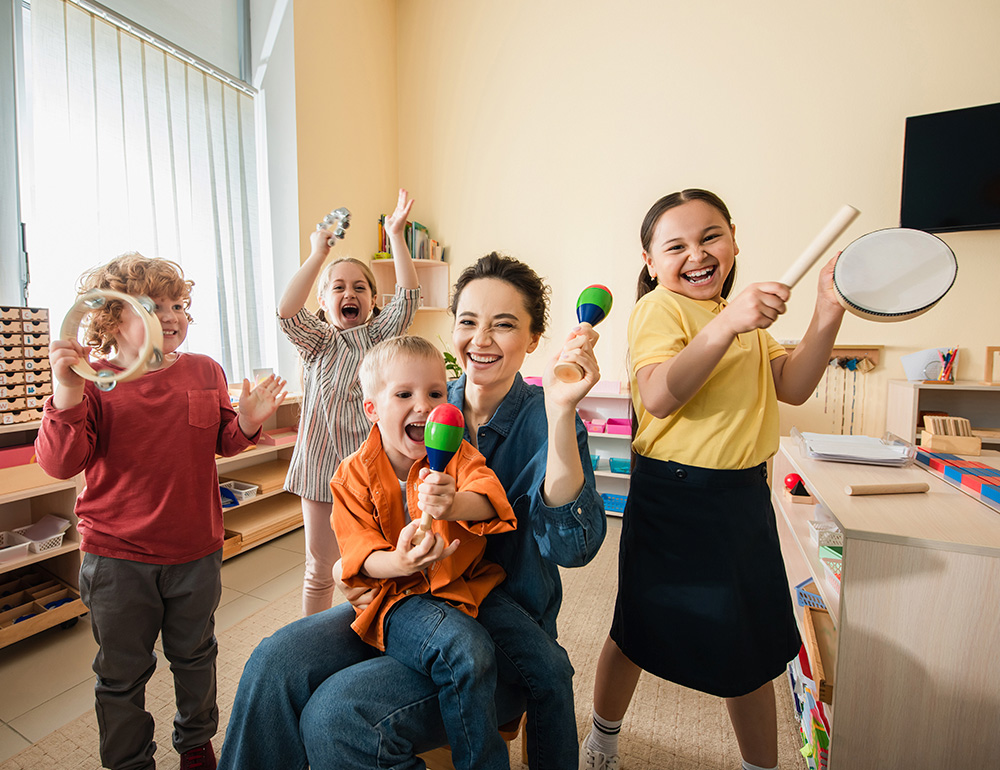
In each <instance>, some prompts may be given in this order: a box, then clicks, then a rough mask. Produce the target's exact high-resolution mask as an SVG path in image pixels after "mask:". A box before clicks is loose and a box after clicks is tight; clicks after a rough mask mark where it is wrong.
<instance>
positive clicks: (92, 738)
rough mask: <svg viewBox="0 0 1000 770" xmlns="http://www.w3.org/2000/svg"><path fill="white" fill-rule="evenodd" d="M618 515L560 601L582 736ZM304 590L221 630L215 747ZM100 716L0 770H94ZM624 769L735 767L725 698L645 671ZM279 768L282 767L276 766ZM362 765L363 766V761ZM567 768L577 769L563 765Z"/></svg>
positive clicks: (782, 697)
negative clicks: (261, 649)
mask: <svg viewBox="0 0 1000 770" xmlns="http://www.w3.org/2000/svg"><path fill="white" fill-rule="evenodd" d="M620 531H621V522H620V520H619V519H609V527H608V538H607V541H606V543H605V545H604V547H603V548H602V549H601V551H600V553H599V554H598V555H597V557H596V558H595V559H594V561H592V562H591V563H590V564H589V565H587V566H586V567H582V568H579V569H570V570H562V576H563V585H564V599H563V607H562V611H561V612H560V615H559V635H560V641H561V642H562V644H563V646H564V647H565V648H566V649H567V651H568V652H569V655H570V659H571V660H572V662H573V667H574V668H575V669H576V675H575V677H574V693H575V700H576V714H577V724H578V727H579V734H580V736H581V737H583V736H584V735H585V734H586V733H587V731H588V730H589V729H590V715H591V708H592V699H593V686H594V675H595V672H596V667H597V658H598V656H599V654H600V651H601V647H602V646H603V644H604V639H605V638H606V637H607V633H608V628H609V626H610V623H611V612H612V609H613V607H614V595H615V585H616V581H617V558H618V536H619V533H620ZM300 607H301V593H300V591H299V590H298V589H296V590H294V591H290V592H289V593H288V594H286V595H285V596H282V597H281V598H280V599H277V600H275V601H274V602H272V603H271V604H269V605H267V606H266V607H263V608H262V609H260V610H258V611H257V612H256V613H254V614H253V615H251V616H250V617H248V618H246V619H245V620H243V621H241V622H239V623H237V624H235V625H234V626H232V627H231V628H229V629H227V630H225V631H223V632H221V633H220V634H219V664H218V665H219V670H218V688H219V696H218V697H219V709H220V725H219V734H218V735H217V736H216V737H215V739H214V740H213V744H214V745H215V748H216V753H218V751H219V748H220V747H221V746H222V741H223V739H224V736H225V728H226V725H227V724H228V721H229V711H230V707H231V706H232V702H233V697H234V696H235V694H236V687H237V684H238V683H239V678H240V674H241V673H242V672H243V665H244V663H245V662H246V660H247V658H248V657H249V656H250V653H251V652H252V651H253V649H254V647H256V645H257V643H258V642H259V641H260V640H261V639H262V638H263V637H265V636H268V635H269V634H271V633H273V632H274V631H275V630H276V629H278V628H280V627H281V626H283V625H285V624H287V623H290V622H291V621H293V620H295V619H296V618H297V617H299V613H300ZM775 693H776V695H777V703H778V755H779V767H781V768H786V769H787V770H793V769H797V768H803V767H804V766H805V762H804V761H803V759H802V757H801V756H800V755H799V751H798V749H799V747H800V745H801V744H800V742H799V737H798V728H797V726H796V722H795V714H794V709H793V706H792V701H791V695H790V693H789V689H788V684H787V680H786V679H784V678H783V677H782V678H779V679H777V680H775ZM173 698H174V696H173V682H172V679H171V676H170V670H169V668H168V666H167V664H166V661H165V660H164V659H163V658H162V656H161V658H160V665H158V666H157V670H156V673H155V674H154V675H153V677H152V679H150V681H149V684H148V685H147V687H146V707H147V709H148V710H149V712H150V713H151V714H152V715H153V718H154V720H155V722H156V730H155V740H156V743H157V746H158V749H157V752H156V758H157V766H158V767H159V768H160V770H176V769H177V768H178V767H179V758H178V755H177V754H176V753H175V752H174V751H173V749H172V747H171V744H170V732H171V729H172V725H171V723H172V720H173V717H174V711H175V709H174V702H173ZM520 742H521V738H520V737H518V738H516V739H515V740H514V742H513V743H512V744H511V757H513V758H515V759H513V760H512V763H511V764H512V767H513V768H516V769H518V770H519V769H520V768H521V763H520V759H519V758H520V756H521V745H520ZM97 745H98V738H97V721H96V718H95V716H94V713H93V712H92V711H90V712H88V713H86V714H83V715H81V716H80V717H78V718H77V719H75V720H73V721H72V722H70V723H68V724H67V725H65V726H64V727H62V728H60V729H59V730H56V731H54V732H52V733H50V734H49V735H47V736H46V737H44V738H42V739H41V740H40V741H38V742H37V743H35V744H33V745H32V746H30V747H29V748H27V749H25V750H24V751H22V752H20V753H19V754H17V755H15V756H14V757H11V758H10V759H8V760H7V761H5V762H3V763H0V770H97V769H98V768H100V766H101V762H100V759H99V757H98V750H97ZM620 746H621V750H622V755H621V757H622V768H623V770H738V768H739V767H740V753H739V749H738V747H737V745H736V738H735V737H734V736H733V733H732V729H731V727H730V724H729V717H728V715H727V713H726V708H725V704H724V702H723V701H722V700H721V699H719V698H714V697H712V696H710V695H704V694H703V693H699V692H695V691H693V690H688V689H685V688H683V687H679V686H677V685H674V684H671V683H670V682H664V681H662V680H660V679H657V678H656V677H653V676H650V675H648V674H643V675H642V677H641V678H640V680H639V685H638V687H637V688H636V692H635V697H634V698H633V701H632V706H631V708H630V710H629V713H628V715H627V716H626V718H625V722H624V724H623V725H622V732H621V740H620ZM275 770H282V769H280V768H276V769H275ZM361 770H366V769H361ZM567 770H574V769H573V768H567Z"/></svg>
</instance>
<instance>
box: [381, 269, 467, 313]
mask: <svg viewBox="0 0 1000 770" xmlns="http://www.w3.org/2000/svg"><path fill="white" fill-rule="evenodd" d="M370 264H371V269H372V273H373V274H374V275H375V282H376V283H377V284H378V292H379V303H378V304H379V307H384V306H385V303H386V302H388V300H389V299H391V298H392V295H393V293H394V292H395V290H396V266H395V263H394V262H393V260H391V259H373V260H372V261H371V263H370ZM413 267H414V268H415V269H416V271H417V278H418V279H419V281H420V307H419V308H418V309H417V312H418V313H419V312H432V311H433V312H445V311H447V310H448V292H449V291H450V289H451V279H450V275H451V274H450V271H449V266H448V263H447V262H442V261H440V260H437V259H414V260H413Z"/></svg>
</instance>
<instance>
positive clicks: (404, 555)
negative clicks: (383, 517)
mask: <svg viewBox="0 0 1000 770" xmlns="http://www.w3.org/2000/svg"><path fill="white" fill-rule="evenodd" d="M419 525H420V520H419V519H415V520H414V521H411V522H410V523H409V524H407V525H406V526H405V527H403V530H402V531H401V532H400V533H399V539H398V540H397V541H396V550H395V551H394V552H393V555H394V556H395V558H396V562H397V565H398V566H399V569H400V572H401V574H403V575H412V574H413V573H414V572H420V570H423V569H427V567H429V566H431V565H432V564H434V562H437V561H440V560H441V559H445V558H447V557H449V556H451V555H452V554H453V553H455V551H457V550H458V544H459V541H458V540H452V541H451V542H450V543H448V542H447V541H445V539H444V538H443V537H441V536H440V535H437V534H435V533H434V532H427V533H426V534H425V535H424V538H423V539H422V540H421V541H420V542H419V543H418V544H416V545H414V544H413V536H414V534H416V531H417V527H418V526H419Z"/></svg>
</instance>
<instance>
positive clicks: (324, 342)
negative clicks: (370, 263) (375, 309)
mask: <svg viewBox="0 0 1000 770" xmlns="http://www.w3.org/2000/svg"><path fill="white" fill-rule="evenodd" d="M419 299H420V289H403V288H401V287H399V286H397V287H396V294H395V295H394V296H393V298H392V301H391V302H389V304H388V305H386V306H385V307H384V308H383V309H382V312H381V313H379V314H378V315H377V316H376V317H375V318H374V319H372V320H371V321H370V322H369V323H367V324H364V325H363V326H355V327H353V328H351V329H343V330H341V329H336V328H334V327H333V326H331V325H330V324H328V323H324V322H323V321H320V320H319V319H318V318H317V317H316V316H315V315H313V314H312V313H311V312H309V311H308V310H306V309H305V308H302V309H300V310H299V312H298V313H296V314H295V315H293V316H292V317H291V318H279V319H278V323H279V325H280V326H281V330H282V331H283V332H284V333H285V336H287V337H288V339H289V340H290V341H291V343H292V344H293V345H294V346H295V347H296V349H297V350H298V352H299V356H300V358H301V359H302V370H303V377H302V416H301V417H300V418H299V436H298V439H296V441H295V449H294V450H293V452H292V461H291V465H290V466H289V469H288V477H287V478H286V479H285V489H286V490H288V491H289V492H293V493H294V494H296V495H298V496H299V497H304V498H306V499H307V500H319V501H322V502H327V503H332V502H333V496H332V494H331V493H330V479H332V478H333V473H334V471H336V470H337V466H338V465H340V461H341V460H343V459H344V458H345V457H347V456H348V455H349V454H352V453H353V452H355V451H357V449H358V448H359V447H360V446H361V444H362V443H364V440H365V439H366V438H367V437H368V432H369V431H370V430H371V423H370V422H368V418H367V417H365V413H364V410H363V409H362V400H363V399H362V396H361V383H360V381H359V380H358V368H359V367H360V366H361V359H362V358H363V357H364V355H365V353H366V352H367V351H368V350H369V349H370V348H371V347H372V346H374V345H375V343H377V342H380V341H382V340H384V339H388V338H389V337H395V336H396V335H398V334H403V333H404V332H405V331H406V330H407V329H408V328H409V326H410V323H412V321H413V316H414V314H415V313H416V310H417V304H418V302H419Z"/></svg>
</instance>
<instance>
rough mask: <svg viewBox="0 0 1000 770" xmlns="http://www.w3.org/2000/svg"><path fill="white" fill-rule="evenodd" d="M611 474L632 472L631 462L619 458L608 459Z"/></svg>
mask: <svg viewBox="0 0 1000 770" xmlns="http://www.w3.org/2000/svg"><path fill="white" fill-rule="evenodd" d="M608 464H609V465H610V466H611V472H612V473H629V472H631V470H632V467H631V466H632V461H631V460H626V459H623V458H621V457H611V458H609V459H608Z"/></svg>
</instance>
